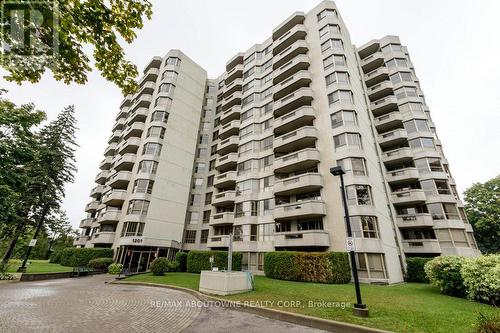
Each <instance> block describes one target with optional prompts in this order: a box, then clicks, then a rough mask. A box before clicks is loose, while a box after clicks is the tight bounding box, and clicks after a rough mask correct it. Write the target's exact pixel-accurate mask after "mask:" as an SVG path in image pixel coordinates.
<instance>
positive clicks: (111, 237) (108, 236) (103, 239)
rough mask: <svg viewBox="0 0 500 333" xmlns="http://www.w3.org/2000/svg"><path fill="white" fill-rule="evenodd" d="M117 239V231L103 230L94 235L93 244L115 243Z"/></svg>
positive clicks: (91, 241)
mask: <svg viewBox="0 0 500 333" xmlns="http://www.w3.org/2000/svg"><path fill="white" fill-rule="evenodd" d="M114 241H115V232H109V231H101V232H97V233H95V234H94V235H93V236H92V239H91V240H90V243H92V244H113V243H114Z"/></svg>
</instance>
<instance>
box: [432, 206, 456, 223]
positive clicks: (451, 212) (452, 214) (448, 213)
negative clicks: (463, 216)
mask: <svg viewBox="0 0 500 333" xmlns="http://www.w3.org/2000/svg"><path fill="white" fill-rule="evenodd" d="M427 208H428V209H429V213H431V215H432V219H434V220H444V219H447V220H459V219H460V215H459V214H458V210H457V206H456V205H455V204H452V203H432V204H427Z"/></svg>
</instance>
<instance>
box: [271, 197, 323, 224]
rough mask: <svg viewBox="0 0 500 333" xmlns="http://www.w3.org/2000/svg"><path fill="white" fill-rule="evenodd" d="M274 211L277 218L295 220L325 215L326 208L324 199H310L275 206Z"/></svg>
mask: <svg viewBox="0 0 500 333" xmlns="http://www.w3.org/2000/svg"><path fill="white" fill-rule="evenodd" d="M273 213H274V219H275V220H293V219H298V218H313V217H319V216H324V215H326V208H325V203H324V202H323V201H317V200H310V201H301V202H293V203H287V204H284V205H279V206H275V207H274V212H273Z"/></svg>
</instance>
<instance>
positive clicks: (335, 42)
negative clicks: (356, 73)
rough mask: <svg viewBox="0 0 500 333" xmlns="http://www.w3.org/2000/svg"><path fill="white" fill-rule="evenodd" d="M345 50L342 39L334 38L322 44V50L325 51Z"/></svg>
mask: <svg viewBox="0 0 500 333" xmlns="http://www.w3.org/2000/svg"><path fill="white" fill-rule="evenodd" d="M330 49H331V50H333V51H334V52H335V51H343V50H344V45H343V44H342V40H341V39H336V38H332V39H329V40H327V41H326V42H324V43H323V44H321V52H323V53H325V52H326V51H328V50H330Z"/></svg>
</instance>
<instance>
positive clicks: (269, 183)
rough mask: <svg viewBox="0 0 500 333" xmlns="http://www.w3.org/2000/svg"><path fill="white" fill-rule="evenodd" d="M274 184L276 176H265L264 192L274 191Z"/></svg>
mask: <svg viewBox="0 0 500 333" xmlns="http://www.w3.org/2000/svg"><path fill="white" fill-rule="evenodd" d="M273 185H274V176H267V177H264V192H267V191H272V190H273Z"/></svg>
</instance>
